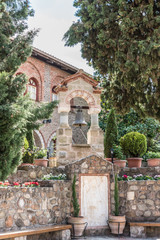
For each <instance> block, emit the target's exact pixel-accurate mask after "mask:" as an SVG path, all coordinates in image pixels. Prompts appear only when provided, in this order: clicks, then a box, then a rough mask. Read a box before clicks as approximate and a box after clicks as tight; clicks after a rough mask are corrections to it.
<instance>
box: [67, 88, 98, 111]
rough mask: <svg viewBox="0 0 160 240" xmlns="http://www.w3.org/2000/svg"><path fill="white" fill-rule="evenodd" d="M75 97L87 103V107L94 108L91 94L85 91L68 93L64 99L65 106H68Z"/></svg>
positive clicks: (94, 103)
mask: <svg viewBox="0 0 160 240" xmlns="http://www.w3.org/2000/svg"><path fill="white" fill-rule="evenodd" d="M75 97H80V98H83V99H84V100H85V101H86V102H87V103H88V106H89V107H94V106H95V105H96V102H95V99H94V97H93V95H92V94H91V93H89V92H88V91H85V90H74V91H72V92H70V93H69V94H68V95H67V96H66V99H65V103H66V104H70V101H71V99H73V98H75Z"/></svg>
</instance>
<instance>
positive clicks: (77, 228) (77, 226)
mask: <svg viewBox="0 0 160 240" xmlns="http://www.w3.org/2000/svg"><path fill="white" fill-rule="evenodd" d="M68 223H69V224H71V225H72V236H73V237H81V236H82V235H83V233H84V229H85V225H86V221H85V218H84V217H82V216H79V217H69V218H68Z"/></svg>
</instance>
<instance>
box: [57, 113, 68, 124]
mask: <svg viewBox="0 0 160 240" xmlns="http://www.w3.org/2000/svg"><path fill="white" fill-rule="evenodd" d="M59 127H60V128H61V127H69V124H68V112H61V113H60V126H59Z"/></svg>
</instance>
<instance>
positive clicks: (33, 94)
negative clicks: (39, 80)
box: [28, 79, 37, 101]
mask: <svg viewBox="0 0 160 240" xmlns="http://www.w3.org/2000/svg"><path fill="white" fill-rule="evenodd" d="M28 92H29V95H30V98H31V99H32V100H35V101H36V100H37V85H36V82H35V81H34V80H33V79H30V80H29V84H28Z"/></svg>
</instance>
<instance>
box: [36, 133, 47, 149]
mask: <svg viewBox="0 0 160 240" xmlns="http://www.w3.org/2000/svg"><path fill="white" fill-rule="evenodd" d="M33 135H34V140H35V144H36V145H39V146H37V147H41V148H45V142H44V139H43V136H42V134H41V132H40V131H38V130H34V132H33Z"/></svg>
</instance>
